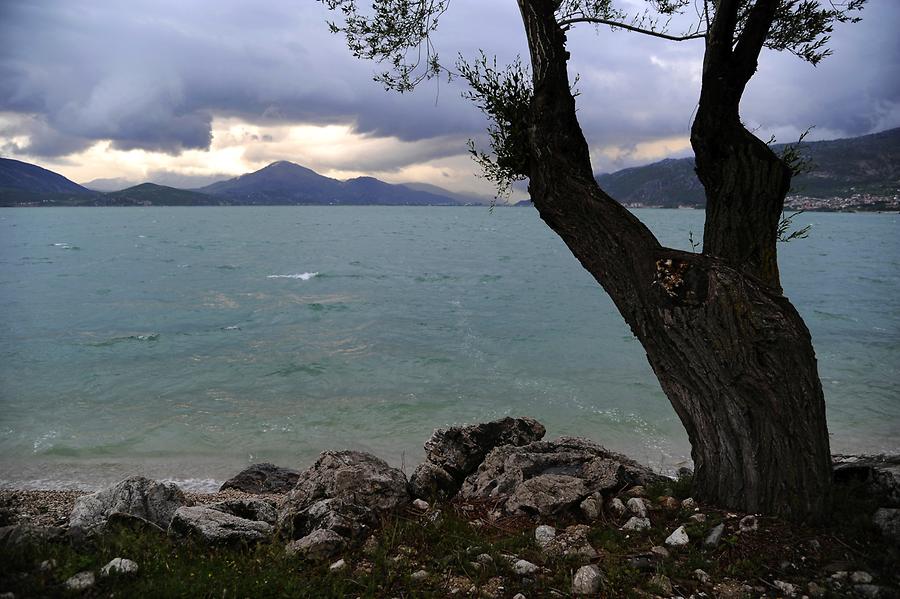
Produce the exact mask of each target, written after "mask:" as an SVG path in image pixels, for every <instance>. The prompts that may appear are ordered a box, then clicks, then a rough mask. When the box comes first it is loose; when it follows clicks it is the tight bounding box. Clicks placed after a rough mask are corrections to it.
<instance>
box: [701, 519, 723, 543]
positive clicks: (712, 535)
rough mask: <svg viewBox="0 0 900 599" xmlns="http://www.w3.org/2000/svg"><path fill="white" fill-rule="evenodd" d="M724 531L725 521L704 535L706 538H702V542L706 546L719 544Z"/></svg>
mask: <svg viewBox="0 0 900 599" xmlns="http://www.w3.org/2000/svg"><path fill="white" fill-rule="evenodd" d="M724 532H725V523H724V522H723V523H722V524H719V525H717V526H716V527H715V528H713V529H712V530H711V531H709V534H708V535H706V539H704V540H703V544H704V545H705V546H707V547H715V546H716V545H718V544H719V541H720V540H721V539H722V533H724Z"/></svg>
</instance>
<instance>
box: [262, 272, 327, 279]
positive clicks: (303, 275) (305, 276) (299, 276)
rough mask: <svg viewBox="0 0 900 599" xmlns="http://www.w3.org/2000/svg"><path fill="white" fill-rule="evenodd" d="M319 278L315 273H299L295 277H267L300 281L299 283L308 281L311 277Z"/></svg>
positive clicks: (269, 277)
mask: <svg viewBox="0 0 900 599" xmlns="http://www.w3.org/2000/svg"><path fill="white" fill-rule="evenodd" d="M317 276H319V273H317V272H301V273H298V274H295V275H269V276H267V277H266V278H267V279H300V280H301V281H308V280H310V279H311V278H313V277H317Z"/></svg>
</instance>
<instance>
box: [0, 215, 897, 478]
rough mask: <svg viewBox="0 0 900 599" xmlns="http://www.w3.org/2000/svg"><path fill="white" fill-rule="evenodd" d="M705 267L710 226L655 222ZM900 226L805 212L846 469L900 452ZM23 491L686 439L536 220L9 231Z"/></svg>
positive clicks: (6, 320)
mask: <svg viewBox="0 0 900 599" xmlns="http://www.w3.org/2000/svg"><path fill="white" fill-rule="evenodd" d="M637 213H638V215H639V217H640V218H641V219H642V220H644V221H645V222H646V223H647V224H648V225H649V226H650V227H651V229H653V231H654V232H655V233H656V234H657V235H658V236H659V237H660V240H661V241H662V242H663V243H665V244H667V245H671V246H675V247H680V248H683V249H690V246H689V242H688V234H689V232H690V231H693V234H694V237H695V238H697V237H699V233H700V232H702V229H703V224H702V220H703V213H702V212H700V211H692V210H680V211H673V210H669V211H666V210H639V211H637ZM898 218H900V217H898V215H896V214H804V215H801V216H800V217H798V223H800V224H806V223H813V229H812V232H811V234H810V237H809V238H808V239H806V240H801V241H796V242H792V243H790V244H786V245H785V244H782V245H781V246H780V251H781V265H782V278H783V283H784V286H785V292H786V293H787V295H788V296H789V297H790V298H791V299H792V301H793V302H794V303H795V305H796V306H797V307H798V309H799V310H800V312H801V314H802V315H803V316H804V318H805V319H806V322H807V325H808V326H809V328H810V330H811V332H812V335H813V341H814V344H815V347H816V350H817V354H818V357H819V367H820V374H821V377H822V382H823V385H824V388H825V394H826V401H827V405H828V419H829V428H830V431H831V434H832V437H831V439H832V451H834V452H854V451H865V452H894V453H898V452H900V424H898V423H900V373H898V368H900V278H898V274H900V268H898V266H900V241H898V239H900V235H898V232H900V227H898ZM0 302H2V306H3V310H2V314H0V487H20V488H21V487H37V488H70V487H76V488H95V487H97V486H99V485H101V484H104V483H107V482H111V481H114V480H116V479H119V478H122V477H124V476H127V475H130V474H136V473H144V474H147V475H150V476H154V477H157V478H169V479H174V480H178V481H180V482H181V483H182V484H184V485H185V486H186V487H187V488H197V489H211V488H213V487H215V486H216V485H217V482H220V481H221V480H223V479H224V478H227V477H228V476H230V475H232V474H234V473H235V472H237V471H238V470H239V469H240V468H241V467H243V466H244V465H246V464H249V463H253V462H259V461H273V462H275V463H278V464H280V465H284V466H290V467H295V468H302V467H305V466H307V465H308V464H309V463H310V462H311V461H312V460H313V459H314V458H315V456H316V455H317V454H318V453H319V452H320V451H322V450H324V449H340V448H359V449H365V450H368V451H372V452H374V453H376V454H377V455H380V456H382V457H384V458H386V459H387V460H388V461H389V462H391V463H392V464H394V465H398V466H400V465H405V470H406V471H407V473H410V472H411V471H412V469H413V468H414V466H415V464H416V463H418V461H419V460H420V459H421V457H422V455H423V451H422V443H423V441H424V440H425V439H426V438H427V437H428V436H429V435H430V433H431V431H432V429H434V428H435V427H440V426H447V425H450V424H459V423H469V422H476V421H484V420H489V419H493V418H497V417H501V416H504V415H530V416H534V417H536V418H538V419H539V420H541V421H542V422H543V423H544V424H546V425H547V428H548V436H550V437H553V436H557V435H561V434H568V435H584V436H587V437H590V438H592V439H594V440H596V441H598V442H600V443H601V444H603V445H606V446H607V447H609V448H611V449H616V450H619V451H622V452H624V453H627V454H629V455H631V456H632V457H635V458H637V459H639V460H641V461H644V462H646V463H649V464H651V465H653V466H654V467H658V468H662V469H673V468H676V467H678V466H680V465H685V464H688V463H689V446H688V443H687V438H686V435H685V433H684V431H683V428H682V426H681V423H680V422H679V421H678V419H677V417H676V415H675V412H674V410H673V409H672V408H671V406H670V405H669V403H668V401H667V400H666V398H665V396H664V395H663V393H662V391H661V390H660V388H659V384H658V383H657V381H656V379H655V377H654V376H653V373H652V372H651V370H650V367H649V366H648V364H647V361H646V358H645V356H644V353H643V351H642V349H641V346H640V344H639V343H638V342H637V341H636V340H635V339H634V338H633V336H632V335H631V333H630V331H629V330H628V328H627V326H626V325H625V324H624V322H623V320H622V318H621V317H620V316H619V314H618V313H617V312H616V311H615V309H614V307H613V305H612V303H611V302H610V300H609V298H608V297H607V296H606V294H605V293H604V292H603V290H602V289H601V288H600V286H599V285H598V284H597V283H596V282H595V281H594V280H593V279H592V278H591V277H590V275H589V274H588V273H587V272H585V271H584V270H583V269H582V268H581V266H580V265H579V264H578V262H577V261H576V260H575V259H574V258H573V257H572V255H571V254H570V252H569V251H568V249H567V248H566V247H565V246H564V245H563V244H562V242H561V241H560V240H559V239H558V238H557V237H556V236H555V234H554V233H552V232H551V231H550V230H549V229H548V228H547V227H546V225H544V224H543V222H542V221H540V220H539V218H538V217H537V214H536V213H535V211H534V210H532V209H497V210H495V211H494V212H493V213H490V212H489V211H488V209H487V208H483V207H477V208H399V207H354V208H338V207H286V208H275V207H273V208H258V207H254V208H236V207H231V208H146V209H141V208H135V209H122V208H114V209H101V208H94V209H52V210H51V209H6V210H3V211H2V212H0Z"/></svg>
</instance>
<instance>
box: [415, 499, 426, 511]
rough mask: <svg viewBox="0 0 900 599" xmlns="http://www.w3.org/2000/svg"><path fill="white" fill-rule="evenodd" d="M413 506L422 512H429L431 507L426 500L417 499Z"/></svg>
mask: <svg viewBox="0 0 900 599" xmlns="http://www.w3.org/2000/svg"><path fill="white" fill-rule="evenodd" d="M412 505H413V507H414V508H416V509H417V510H419V511H422V512H427V511H428V507H429V505H428V502H427V501H425V500H424V499H416V500H415V501H413V502H412Z"/></svg>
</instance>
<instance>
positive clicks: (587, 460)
mask: <svg viewBox="0 0 900 599" xmlns="http://www.w3.org/2000/svg"><path fill="white" fill-rule="evenodd" d="M659 480H664V478H663V477H662V476H660V475H658V474H655V473H654V472H653V471H651V470H650V469H649V468H647V467H645V466H642V465H640V464H638V463H637V462H635V461H633V460H630V459H628V458H626V457H625V456H623V455H620V454H617V453H614V452H611V451H608V450H607V449H604V448H603V447H601V446H600V445H597V444H596V443H593V442H591V441H588V440H587V439H581V438H575V437H560V438H559V439H556V440H554V441H537V442H534V443H530V444H528V445H523V446H513V445H505V446H503V447H497V448H495V449H494V450H493V451H491V452H490V453H489V454H488V455H487V457H486V458H485V459H484V462H482V464H481V466H479V468H478V470H477V471H476V472H474V473H472V474H471V475H469V476H468V478H466V480H465V481H464V482H463V485H462V488H461V489H460V492H459V497H461V498H463V499H483V498H491V499H499V500H500V503H501V504H502V505H503V506H504V507H505V509H506V511H507V512H510V513H538V514H541V515H549V514H554V513H559V512H561V511H563V510H567V509H569V508H572V507H577V506H578V505H579V504H580V502H581V501H582V500H583V499H585V498H586V497H587V496H589V495H591V494H593V493H604V492H611V491H619V490H621V489H623V488H626V487H628V486H631V485H637V484H641V485H643V484H647V483H650V482H656V481H659ZM504 499H505V500H506V501H505V502H504V501H503V500H504Z"/></svg>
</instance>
